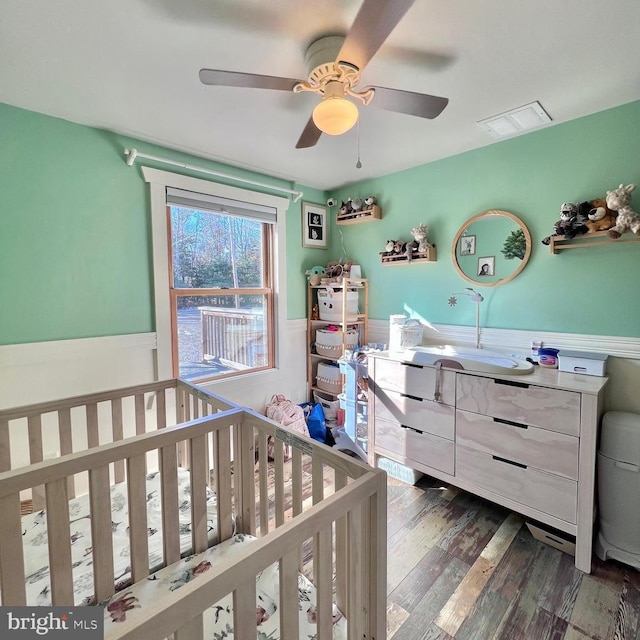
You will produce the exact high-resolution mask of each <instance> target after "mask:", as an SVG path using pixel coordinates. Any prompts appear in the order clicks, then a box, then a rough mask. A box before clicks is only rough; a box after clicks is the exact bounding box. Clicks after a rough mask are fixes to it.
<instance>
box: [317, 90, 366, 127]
mask: <svg viewBox="0 0 640 640" xmlns="http://www.w3.org/2000/svg"><path fill="white" fill-rule="evenodd" d="M357 121H358V107H356V105H355V104H353V102H351V101H350V100H347V99H346V98H340V97H325V98H323V99H322V102H320V104H318V105H316V108H315V109H314V110H313V122H314V124H315V125H316V127H318V129H320V131H322V133H326V134H328V135H330V136H339V135H342V134H343V133H346V132H347V131H349V129H351V128H352V127H353V125H355V123H356V122H357Z"/></svg>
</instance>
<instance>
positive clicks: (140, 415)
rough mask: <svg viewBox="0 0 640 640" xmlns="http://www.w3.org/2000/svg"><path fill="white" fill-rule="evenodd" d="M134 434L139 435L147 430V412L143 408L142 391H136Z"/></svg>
mask: <svg viewBox="0 0 640 640" xmlns="http://www.w3.org/2000/svg"><path fill="white" fill-rule="evenodd" d="M135 414H136V435H137V436H139V435H140V434H142V433H145V432H146V430H147V414H146V412H145V408H144V393H138V394H136V397H135Z"/></svg>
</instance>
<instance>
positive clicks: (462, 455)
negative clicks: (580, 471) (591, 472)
mask: <svg viewBox="0 0 640 640" xmlns="http://www.w3.org/2000/svg"><path fill="white" fill-rule="evenodd" d="M456 478H460V479H462V480H466V481H467V482H471V483H473V484H474V485H476V486H478V487H482V488H483V489H486V490H488V491H491V492H493V493H495V494H497V495H499V496H504V497H505V498H510V499H511V500H515V501H516V502H519V503H520V504H523V505H526V506H528V507H531V508H533V509H537V510H538V511H542V512H543V513H547V514H549V515H552V516H555V517H556V518H560V519H561V520H565V521H566V522H570V523H572V524H575V522H576V504H577V493H578V483H577V482H574V481H573V480H569V479H567V478H563V477H561V476H557V475H554V474H551V473H547V472H546V471H540V470H539V469H535V468H534V467H521V466H516V465H514V464H510V463H509V462H507V461H504V460H497V459H495V458H494V457H493V456H491V455H489V454H487V453H482V452H480V451H475V450H474V449H468V448H467V447H465V446H463V445H460V444H457V445H456Z"/></svg>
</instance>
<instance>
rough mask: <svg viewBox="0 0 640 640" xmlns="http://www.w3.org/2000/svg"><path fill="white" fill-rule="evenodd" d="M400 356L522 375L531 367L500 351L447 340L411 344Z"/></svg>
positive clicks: (531, 366) (406, 359) (405, 358)
mask: <svg viewBox="0 0 640 640" xmlns="http://www.w3.org/2000/svg"><path fill="white" fill-rule="evenodd" d="M402 359H403V360H404V361H405V362H415V363H416V364H437V363H438V362H441V363H442V366H443V367H449V368H451V369H463V370H465V371H477V372H478V373H506V374H510V375H521V374H525V373H531V372H532V371H533V365H532V364H531V363H530V362H527V361H526V360H520V359H519V358H515V357H512V356H509V355H506V354H504V353H500V352H499V351H491V350H490V349H475V348H474V347H460V346H453V345H449V344H446V345H432V346H424V347H410V348H408V349H405V350H404V352H403V354H402Z"/></svg>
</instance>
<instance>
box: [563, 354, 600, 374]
mask: <svg viewBox="0 0 640 640" xmlns="http://www.w3.org/2000/svg"><path fill="white" fill-rule="evenodd" d="M608 357H609V356H608V355H607V354H606V353H588V352H586V351H567V350H566V349H561V350H560V353H558V369H559V370H560V371H568V372H570V373H584V374H585V375H588V376H604V375H606V374H605V371H606V368H607V358H608Z"/></svg>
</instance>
